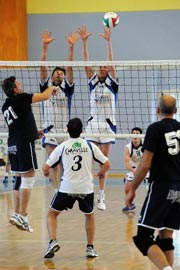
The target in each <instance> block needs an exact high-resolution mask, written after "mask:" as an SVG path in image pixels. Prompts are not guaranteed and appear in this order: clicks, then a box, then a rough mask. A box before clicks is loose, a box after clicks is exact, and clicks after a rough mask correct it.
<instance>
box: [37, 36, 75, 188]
mask: <svg viewBox="0 0 180 270" xmlns="http://www.w3.org/2000/svg"><path fill="white" fill-rule="evenodd" d="M41 39H42V56H41V60H42V61H46V60H47V53H48V46H49V44H50V43H52V42H53V41H54V38H53V37H52V36H51V32H49V31H43V32H42V33H41ZM66 39H67V42H68V44H69V48H68V60H69V61H72V60H73V54H74V45H75V43H76V42H77V40H78V39H79V37H78V35H77V33H76V32H75V33H71V34H70V35H69V36H67V37H66ZM51 85H55V86H57V87H58V91H57V95H56V96H51V98H50V99H49V100H47V101H45V102H43V122H44V124H43V126H44V129H45V131H46V132H51V133H66V126H67V123H68V121H69V118H70V109H71V100H72V96H73V93H74V78H73V69H72V67H71V66H68V67H67V68H66V69H65V68H62V67H55V68H54V70H53V71H52V74H51V77H49V69H48V67H47V66H42V67H41V73H40V91H41V92H43V91H44V90H45V89H46V88H47V87H48V86H51ZM65 139H66V136H65V137H64V138H62V137H61V138H58V137H56V136H54V137H50V138H48V137H44V138H43V140H42V146H43V147H45V148H46V152H47V154H48V156H49V154H50V153H51V152H52V150H54V148H55V147H56V146H57V145H58V144H59V143H61V142H63V141H64V140H65ZM50 178H51V180H52V184H53V187H54V189H55V191H57V190H58V186H59V179H60V172H59V167H56V168H54V169H51V174H50Z"/></svg>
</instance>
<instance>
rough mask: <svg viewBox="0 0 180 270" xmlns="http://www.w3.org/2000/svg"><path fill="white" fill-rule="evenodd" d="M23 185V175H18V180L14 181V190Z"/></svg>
mask: <svg viewBox="0 0 180 270" xmlns="http://www.w3.org/2000/svg"><path fill="white" fill-rule="evenodd" d="M20 186H21V176H16V181H15V183H14V188H13V189H14V190H19V188H20Z"/></svg>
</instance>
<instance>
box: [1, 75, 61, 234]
mask: <svg viewBox="0 0 180 270" xmlns="http://www.w3.org/2000/svg"><path fill="white" fill-rule="evenodd" d="M2 89H3V91H4V93H5V94H6V96H7V98H6V100H5V102H4V104H3V106H2V112H3V115H4V119H5V121H6V123H7V126H8V157H9V160H10V163H11V171H12V172H13V173H14V174H19V176H21V185H20V190H19V214H17V215H16V216H14V219H13V222H12V219H11V220H10V221H11V223H13V224H15V225H16V226H17V227H18V228H19V229H21V230H26V231H29V232H32V231H33V230H32V228H31V227H30V225H29V223H28V216H27V210H28V204H29V200H30V195H31V189H32V187H33V185H34V175H35V171H36V170H37V168H38V167H37V159H36V153H35V140H37V139H38V138H39V136H40V135H43V133H42V132H40V133H39V132H38V130H37V127H36V122H35V119H34V115H33V112H32V108H31V104H32V103H35V102H41V101H44V100H47V99H49V98H50V97H51V95H52V94H53V93H54V94H55V92H56V87H55V86H52V87H48V88H47V89H46V91H44V92H43V93H34V94H29V93H24V92H23V87H22V84H21V83H20V82H19V81H18V80H17V79H16V78H15V77H14V76H11V77H8V78H6V79H5V80H4V81H3V84H2Z"/></svg>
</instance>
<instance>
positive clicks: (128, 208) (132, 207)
mask: <svg viewBox="0 0 180 270" xmlns="http://www.w3.org/2000/svg"><path fill="white" fill-rule="evenodd" d="M134 209H136V205H135V203H132V204H131V207H127V206H125V207H124V208H123V209H122V211H123V212H131V211H132V210H134Z"/></svg>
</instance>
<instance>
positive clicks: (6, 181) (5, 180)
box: [3, 176, 8, 184]
mask: <svg viewBox="0 0 180 270" xmlns="http://www.w3.org/2000/svg"><path fill="white" fill-rule="evenodd" d="M7 183H8V176H5V177H4V179H3V184H7Z"/></svg>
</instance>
